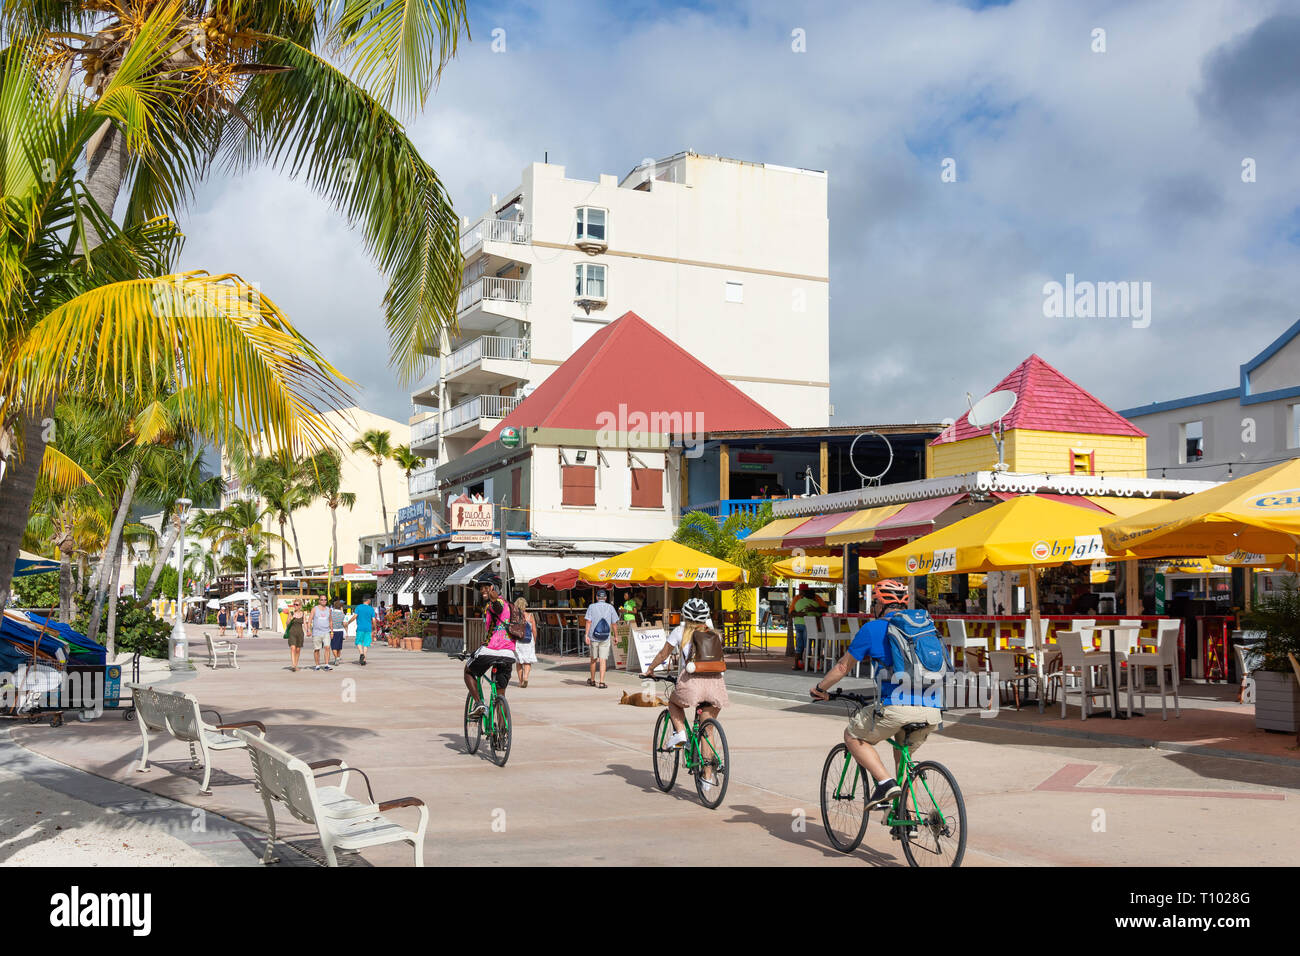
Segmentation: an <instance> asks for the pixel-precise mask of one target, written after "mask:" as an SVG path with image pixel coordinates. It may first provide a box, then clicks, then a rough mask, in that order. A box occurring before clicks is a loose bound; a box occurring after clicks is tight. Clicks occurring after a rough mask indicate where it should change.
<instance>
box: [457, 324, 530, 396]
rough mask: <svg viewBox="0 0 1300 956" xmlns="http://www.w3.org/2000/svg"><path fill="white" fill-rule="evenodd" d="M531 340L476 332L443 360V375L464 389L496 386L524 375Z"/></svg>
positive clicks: (497, 387) (520, 378)
mask: <svg viewBox="0 0 1300 956" xmlns="http://www.w3.org/2000/svg"><path fill="white" fill-rule="evenodd" d="M531 348H532V342H531V341H530V340H528V339H514V338H507V337H505V336H501V335H480V336H479V337H478V338H476V339H474V340H473V341H471V342H469V343H468V344H466V345H462V346H461V347H460V348H458V349H456V351H454V352H452V353H451V354H450V355H448V356H447V359H446V361H445V362H443V366H442V369H443V372H442V374H443V378H444V379H445V380H446V381H447V382H448V383H449V384H451V383H454V384H455V385H456V386H457V387H459V388H464V389H466V390H479V389H482V388H495V389H496V390H498V391H500V387H501V386H502V385H505V384H507V383H509V382H513V381H521V380H523V379H525V378H527V376H528V360H529V356H530V354H531Z"/></svg>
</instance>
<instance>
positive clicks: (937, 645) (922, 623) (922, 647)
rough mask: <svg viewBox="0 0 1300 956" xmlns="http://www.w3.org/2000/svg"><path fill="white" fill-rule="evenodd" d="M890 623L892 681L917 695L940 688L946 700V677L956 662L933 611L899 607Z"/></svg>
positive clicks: (891, 617) (940, 692)
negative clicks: (931, 612)
mask: <svg viewBox="0 0 1300 956" xmlns="http://www.w3.org/2000/svg"><path fill="white" fill-rule="evenodd" d="M887 623H888V625H889V630H888V632H887V633H886V640H888V641H889V650H890V654H891V656H892V657H893V659H894V669H893V672H892V673H891V674H890V677H889V681H890V683H891V684H899V685H901V686H902V687H904V688H906V689H907V690H908V691H910V692H911V693H913V694H916V695H921V694H927V695H928V694H933V693H935V692H936V689H937V691H938V694H939V699H940V700H942V681H943V679H944V677H945V676H946V675H947V674H950V673H952V671H953V666H952V661H951V660H949V658H948V650H947V648H945V647H944V646H943V641H941V640H940V639H939V632H938V631H937V630H935V627H934V621H933V620H932V619H931V618H930V614H929V612H927V611H923V610H913V611H907V610H904V611H895V612H894V613H893V614H892V615H890V617H889V618H888V619H887Z"/></svg>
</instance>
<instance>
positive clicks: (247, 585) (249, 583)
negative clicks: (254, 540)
mask: <svg viewBox="0 0 1300 956" xmlns="http://www.w3.org/2000/svg"><path fill="white" fill-rule="evenodd" d="M244 560H245V562H246V563H245V568H244V593H246V594H247V595H248V601H247V604H248V618H249V620H250V621H251V620H252V618H253V546H252V545H251V544H246V545H244Z"/></svg>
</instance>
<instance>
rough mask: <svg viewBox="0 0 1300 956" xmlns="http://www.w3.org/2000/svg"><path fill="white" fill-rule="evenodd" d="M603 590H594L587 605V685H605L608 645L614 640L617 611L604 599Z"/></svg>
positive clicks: (605, 595) (605, 596)
mask: <svg viewBox="0 0 1300 956" xmlns="http://www.w3.org/2000/svg"><path fill="white" fill-rule="evenodd" d="M607 597H608V595H607V594H606V593H605V592H604V591H597V592H596V600H595V602H593V603H592V604H591V605H589V606H588V607H587V634H586V641H587V646H588V647H589V648H590V649H591V651H590V653H591V673H590V675H589V676H588V677H587V686H588V687H605V686H606V684H605V664H606V662H607V661H608V660H609V646H610V644H612V643H613V642H614V635H615V633H616V628H617V627H618V611H616V610H614V606H613V605H612V604H610V603H609V602H608V601H607V600H605V599H606V598H607ZM597 661H599V662H600V681H599V682H597V680H596V662H597Z"/></svg>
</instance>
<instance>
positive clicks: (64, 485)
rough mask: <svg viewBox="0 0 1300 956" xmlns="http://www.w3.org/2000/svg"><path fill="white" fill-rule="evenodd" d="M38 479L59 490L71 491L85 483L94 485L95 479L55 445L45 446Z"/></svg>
mask: <svg viewBox="0 0 1300 956" xmlns="http://www.w3.org/2000/svg"><path fill="white" fill-rule="evenodd" d="M38 479H39V480H41V481H45V482H48V483H49V485H50V487H52V488H54V489H55V490H57V491H62V492H69V491H73V490H75V489H77V488H80V487H82V486H83V485H92V486H93V485H94V484H95V481H94V479H93V478H91V477H90V475H88V474H86V472H85V470H84V469H83V468H82V467H81V466H80V465H79V464H77V463H76V462H75V461H73V460H72V458H70V457H69V456H67V455H65V454H64V453H63V452H61V451H59V450H58V449H57V448H55V447H54V446H53V445H46V446H45V454H43V455H42V456H41V470H40V473H39V475H38Z"/></svg>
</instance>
